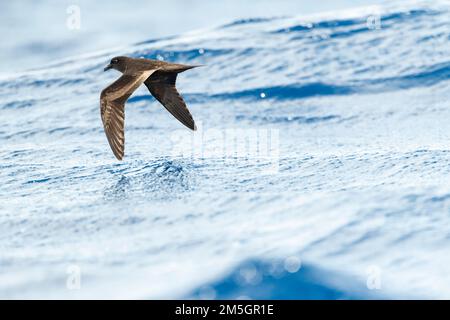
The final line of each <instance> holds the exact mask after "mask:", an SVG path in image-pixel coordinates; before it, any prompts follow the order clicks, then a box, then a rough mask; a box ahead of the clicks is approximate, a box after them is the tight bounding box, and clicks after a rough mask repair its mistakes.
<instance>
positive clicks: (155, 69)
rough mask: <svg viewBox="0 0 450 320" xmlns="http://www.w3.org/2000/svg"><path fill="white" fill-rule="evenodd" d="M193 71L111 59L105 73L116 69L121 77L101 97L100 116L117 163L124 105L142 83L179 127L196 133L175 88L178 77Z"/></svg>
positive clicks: (180, 66) (121, 151)
mask: <svg viewBox="0 0 450 320" xmlns="http://www.w3.org/2000/svg"><path fill="white" fill-rule="evenodd" d="M195 67H198V66H189V65H184V64H177V63H168V62H164V61H159V60H150V59H135V58H129V57H115V58H113V59H111V62H110V64H109V65H107V66H106V67H105V69H104V71H107V70H109V69H115V70H117V71H120V72H121V73H122V76H121V77H120V78H119V79H117V80H116V81H115V82H113V83H112V84H111V85H109V86H108V87H106V88H105V89H104V90H103V91H102V93H101V94H100V114H101V116H102V121H103V127H104V129H105V133H106V137H107V138H108V142H109V145H110V146H111V149H112V151H113V153H114V155H115V156H116V158H117V159H118V160H122V158H123V155H124V152H125V133H124V126H125V124H124V121H125V102H126V101H127V100H128V98H129V97H130V96H131V94H132V93H133V92H134V91H135V90H136V89H137V88H138V87H139V86H140V85H141V84H142V83H145V85H146V86H147V88H148V90H149V91H150V93H151V94H152V95H153V96H154V97H155V98H156V99H157V100H158V101H159V102H160V103H161V104H162V105H163V106H164V107H165V108H166V109H167V111H169V112H170V113H171V114H172V115H173V116H174V117H175V118H177V119H178V120H179V121H180V122H181V123H182V124H184V125H185V126H186V127H188V128H189V129H191V130H196V129H197V128H196V126H195V122H194V119H193V118H192V115H191V113H190V112H189V110H188V108H187V107H186V103H185V102H184V100H183V98H182V97H181V96H180V94H179V93H178V91H177V89H176V88H175V82H176V79H177V75H178V74H179V73H181V72H183V71H186V70H189V69H192V68H195Z"/></svg>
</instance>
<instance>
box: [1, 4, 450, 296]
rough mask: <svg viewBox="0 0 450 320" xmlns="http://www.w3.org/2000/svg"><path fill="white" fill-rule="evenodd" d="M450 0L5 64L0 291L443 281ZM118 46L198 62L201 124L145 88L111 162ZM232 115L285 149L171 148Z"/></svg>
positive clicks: (189, 91)
mask: <svg viewBox="0 0 450 320" xmlns="http://www.w3.org/2000/svg"><path fill="white" fill-rule="evenodd" d="M449 14H450V9H449V7H448V6H447V5H446V3H445V2H435V3H434V4H420V3H414V4H410V5H406V6H405V5H402V6H399V5H396V6H387V5H386V6H385V7H383V8H382V9H381V10H380V11H379V12H375V13H374V12H373V9H370V8H368V9H358V10H353V11H346V12H345V13H342V12H341V13H339V12H338V13H336V12H335V13H333V14H319V15H314V16H304V17H294V18H273V19H248V20H240V21H235V22H233V23H230V24H227V25H224V26H221V27H218V28H214V29H209V30H202V31H199V32H192V33H189V34H185V35H182V36H175V37H170V38H165V39H156V40H149V41H144V42H142V43H139V44H136V45H133V46H128V47H126V48H122V49H120V50H116V51H114V50H107V51H104V52H97V53H93V54H89V55H85V56H80V57H79V58H76V59H73V58H70V59H67V60H65V61H59V62H54V63H53V64H52V65H48V66H46V67H43V68H40V69H36V70H31V71H27V72H22V73H16V74H12V75H7V76H3V77H2V78H1V79H0V115H1V119H2V126H1V128H0V141H1V145H0V159H1V163H0V168H1V171H0V178H1V180H2V184H1V185H0V199H1V201H0V296H1V297H7V298H17V297H26V298H29V297H41V298H50V297H63V298H80V297H83V298H99V297H100V298H117V297H121V298H124V297H125V298H182V297H192V298H198V297H200V298H238V297H249V298H371V297H386V298H411V297H423V298H430V297H438V298H449V297H450V276H449V274H450V272H449V271H450V270H449V265H450V261H449V258H448V254H447V253H448V251H449V250H450V241H449V237H450V219H449V205H450V184H449V178H450V152H449V144H450V139H449V138H450V137H449V132H450V130H449V129H450V128H449V121H448V119H449V117H450V108H449V107H450V105H449V102H448V101H450V99H449V96H450V90H449V89H450V82H449V76H450V58H449V53H450V45H449V41H450V25H449V16H450V15H449ZM373 15H375V16H374V17H375V19H376V18H377V15H380V17H381V25H380V27H381V28H377V27H378V25H369V26H370V27H371V28H368V25H367V17H369V16H373ZM372 27H375V28H372ZM118 54H126V55H130V56H135V57H146V58H153V59H155V58H157V59H164V60H167V61H176V62H182V63H188V64H204V65H205V67H203V68H197V69H194V70H191V71H188V72H186V73H183V74H182V75H180V77H179V80H178V88H179V90H180V92H182V93H183V95H184V97H185V100H186V101H187V103H188V105H189V106H190V109H191V111H192V113H193V115H194V118H195V119H196V121H197V122H198V123H199V124H200V130H199V131H198V132H197V133H195V134H192V133H190V132H189V131H188V130H187V129H186V130H185V129H184V128H183V127H182V126H181V125H180V124H179V123H178V122H177V121H176V120H174V119H173V118H172V117H171V115H170V114H168V113H167V112H166V111H165V110H164V109H163V108H162V107H161V106H160V105H159V104H158V102H156V101H155V100H154V99H153V98H152V97H150V96H149V95H148V93H147V92H146V89H145V88H140V89H139V90H138V91H137V92H136V93H135V94H134V95H133V97H132V98H131V99H130V100H129V102H128V106H127V119H126V140H127V143H126V155H125V159H124V161H122V162H118V161H116V160H115V159H114V157H113V155H112V153H111V151H110V149H109V146H108V144H107V141H106V138H105V135H104V133H103V128H102V125H101V120H100V115H99V101H98V100H99V92H100V91H101V90H102V89H103V88H104V87H105V86H106V85H107V84H108V83H110V82H112V81H113V80H114V79H115V78H116V77H117V76H118V74H114V73H113V72H110V73H103V71H102V69H103V66H104V65H105V64H106V63H107V62H108V60H109V59H110V58H111V57H112V56H114V55H118ZM230 129H235V130H243V131H241V132H244V133H245V134H248V133H249V132H255V131H256V132H258V134H260V133H263V134H266V133H267V134H269V135H271V137H272V138H271V139H273V140H271V141H273V143H274V144H273V145H272V147H273V148H274V149H275V151H276V157H274V158H271V159H269V160H270V161H269V163H267V162H264V161H263V162H261V161H253V160H254V159H251V158H250V159H249V158H248V157H247V156H242V155H239V154H238V155H237V158H236V157H229V156H226V155H221V154H220V152H219V153H214V152H206V153H205V154H202V155H201V156H198V155H196V154H195V152H194V154H193V155H189V154H186V153H180V152H176V150H177V149H176V145H177V141H178V140H177V139H178V138H182V139H188V140H187V141H189V143H191V142H192V143H193V144H195V141H200V142H201V144H202V148H205V149H208V148H209V147H210V146H218V147H221V146H222V145H223V135H226V134H227V132H228V131H227V130H230ZM185 137H187V138H185ZM258 137H259V136H258ZM196 139H197V140H196ZM190 147H192V145H190V144H188V150H189V148H190ZM273 164H275V166H272V165H273ZM268 167H270V168H271V170H268V169H267V168H268ZM74 270H75V271H74ZM78 271H79V272H80V274H81V287H80V289H79V290H71V289H74V288H73V287H71V286H70V283H69V286H68V283H67V282H68V279H69V280H70V279H71V277H72V276H73V275H74V272H75V274H78ZM75 289H76V288H75ZM371 289H373V290H371Z"/></svg>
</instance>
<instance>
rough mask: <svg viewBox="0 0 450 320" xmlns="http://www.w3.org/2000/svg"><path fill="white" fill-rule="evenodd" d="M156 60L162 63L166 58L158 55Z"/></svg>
mask: <svg viewBox="0 0 450 320" xmlns="http://www.w3.org/2000/svg"><path fill="white" fill-rule="evenodd" d="M156 59H158V60H160V61H163V60H164V57H163V56H162V55H160V54H158V55H157V56H156Z"/></svg>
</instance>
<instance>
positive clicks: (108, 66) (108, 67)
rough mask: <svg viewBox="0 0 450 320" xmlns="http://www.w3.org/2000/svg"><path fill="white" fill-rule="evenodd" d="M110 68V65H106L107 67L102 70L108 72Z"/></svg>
mask: <svg viewBox="0 0 450 320" xmlns="http://www.w3.org/2000/svg"><path fill="white" fill-rule="evenodd" d="M111 68H112V65H110V64H108V65H107V66H106V67H105V69H103V71H108V70H109V69H111Z"/></svg>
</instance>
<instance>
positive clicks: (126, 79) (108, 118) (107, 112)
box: [100, 70, 155, 160]
mask: <svg viewBox="0 0 450 320" xmlns="http://www.w3.org/2000/svg"><path fill="white" fill-rule="evenodd" d="M154 71H155V70H147V71H143V72H141V73H139V74H133V75H128V74H124V75H122V76H121V77H120V78H119V79H117V80H116V81H115V82H113V83H112V84H111V85H110V86H108V87H106V88H105V89H104V90H103V91H102V93H101V94H100V114H101V118H102V122H103V128H104V130H105V134H106V138H107V139H108V143H109V146H110V147H111V150H112V152H113V153H114V156H115V157H116V158H117V159H118V160H122V159H123V156H124V154H125V102H126V101H127V100H128V98H129V97H130V96H131V94H132V93H133V92H134V91H135V90H136V89H137V88H138V87H139V86H140V85H141V84H142V83H143V82H144V81H145V80H146V79H147V78H148V77H149V76H150V75H151V74H152V73H153V72H154Z"/></svg>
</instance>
